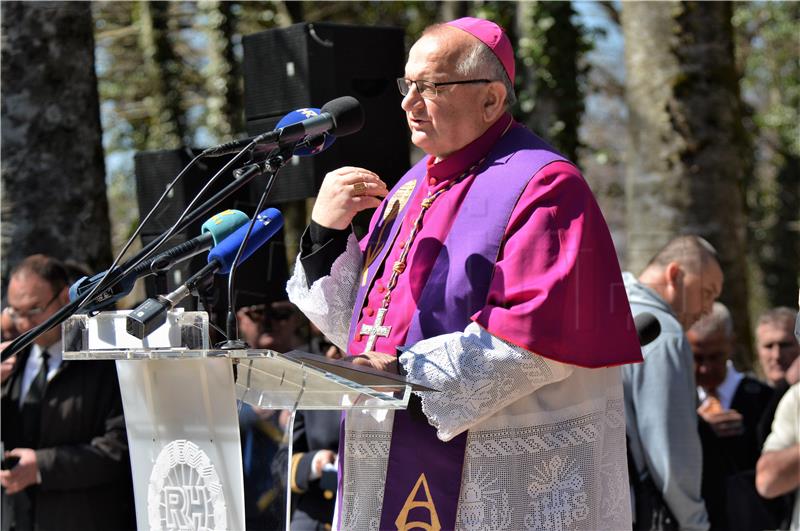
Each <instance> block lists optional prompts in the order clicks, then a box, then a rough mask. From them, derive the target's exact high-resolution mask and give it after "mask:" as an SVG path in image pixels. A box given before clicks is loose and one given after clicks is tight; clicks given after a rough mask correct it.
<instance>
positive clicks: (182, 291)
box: [125, 208, 283, 339]
mask: <svg viewBox="0 0 800 531" xmlns="http://www.w3.org/2000/svg"><path fill="white" fill-rule="evenodd" d="M281 227H283V216H282V215H281V213H280V211H279V210H277V209H275V208H268V209H266V210H264V211H262V212H261V213H260V214H258V216H256V221H255V225H254V226H253V231H252V232H250V233H249V236H248V231H249V228H250V225H249V224H246V225H244V226H242V227H239V228H238V229H237V230H236V231H235V232H234V233H233V234H231V235H230V236H228V237H227V238H225V239H224V240H222V241H221V242H219V243H218V244H217V245H216V246H215V247H214V248H212V249H211V252H209V253H208V264H207V265H205V266H204V267H203V268H202V269H200V271H198V272H197V273H195V274H194V275H192V276H191V277H189V279H188V280H187V281H186V282H184V283H183V284H182V285H180V286H179V287H178V288H177V289H175V290H174V291H172V292H171V293H168V294H166V295H159V296H158V297H156V298H150V299H147V300H146V301H144V302H143V303H142V304H140V305H139V306H137V307H136V308H135V309H134V310H132V311H131V312H130V314H128V316H127V318H126V320H125V328H126V330H127V331H128V333H129V334H131V335H132V336H135V337H138V338H139V339H144V338H145V336H148V335H149V334H151V333H152V332H153V330H155V329H156V328H158V327H160V326H161V325H163V324H164V323H165V322H166V321H167V310H171V309H173V308H174V307H175V306H177V305H178V303H180V302H181V301H182V300H183V299H185V298H186V297H188V296H189V295H191V293H192V291H193V290H195V289H196V288H197V286H198V284H199V283H200V282H201V281H202V280H203V279H205V278H206V277H208V276H210V275H211V274H214V273H216V274H218V275H224V274H227V273H228V272H229V271H230V270H231V266H232V265H233V261H234V260H235V258H236V254H237V252H238V250H239V247H240V246H241V244H242V242H243V241H244V239H245V238H247V243H246V244H245V247H244V249H243V250H242V256H241V258H240V259H239V263H241V262H244V261H245V260H247V259H248V258H250V257H251V256H252V255H253V253H255V252H256V251H257V250H258V249H259V248H260V247H261V246H262V245H264V244H265V243H266V242H267V241H268V240H269V239H270V238H272V237H273V236H275V234H276V233H277V232H278V231H279V230H280V229H281Z"/></svg>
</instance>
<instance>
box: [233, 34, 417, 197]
mask: <svg viewBox="0 0 800 531" xmlns="http://www.w3.org/2000/svg"><path fill="white" fill-rule="evenodd" d="M243 46H244V90H245V118H246V120H247V133H248V135H250V136H254V135H257V134H260V133H263V132H265V131H271V130H272V129H273V128H274V126H275V124H276V123H277V122H278V120H280V119H281V118H282V117H283V116H284V115H286V114H287V113H289V112H291V111H293V110H295V109H299V108H303V107H317V108H320V107H322V106H323V105H324V104H325V103H326V102H328V101H330V100H332V99H334V98H338V97H340V96H353V97H355V98H356V99H358V101H359V102H360V103H361V105H362V107H363V109H364V114H365V124H364V128H363V129H362V130H361V131H359V132H358V133H355V134H352V135H349V136H346V137H342V138H338V139H336V142H335V143H334V144H333V145H332V146H331V147H330V148H328V149H327V150H326V151H324V152H323V153H321V154H319V155H315V156H313V157H303V158H299V157H294V158H293V159H292V160H291V161H290V162H289V163H288V164H287V165H286V166H285V167H284V168H283V170H281V173H280V174H279V175H278V182H277V183H276V185H275V193H274V195H273V201H276V202H280V201H288V200H295V199H302V198H306V197H314V196H316V194H317V191H318V190H319V185H320V184H321V182H322V179H323V178H324V176H325V174H326V173H327V172H329V171H331V170H334V169H336V168H338V167H341V166H362V167H364V168H367V169H370V170H372V171H374V172H375V173H377V174H378V175H380V176H381V178H382V179H383V180H384V181H386V183H387V184H388V185H389V187H391V186H392V185H393V184H394V183H395V182H397V179H399V178H400V177H401V176H402V175H403V174H404V173H405V172H406V170H408V167H409V133H408V128H407V126H406V121H405V116H404V113H403V111H402V109H401V108H400V102H401V100H402V97H401V96H400V92H399V91H398V90H397V83H396V81H395V80H396V78H398V77H400V76H402V75H403V72H404V69H405V48H404V31H403V30H402V29H400V28H393V27H380V26H370V27H365V26H352V25H344V24H332V23H324V22H318V23H313V24H312V23H304V24H295V25H293V26H289V27H287V28H278V29H271V30H267V31H263V32H260V33H256V34H253V35H247V36H245V37H244V39H243Z"/></svg>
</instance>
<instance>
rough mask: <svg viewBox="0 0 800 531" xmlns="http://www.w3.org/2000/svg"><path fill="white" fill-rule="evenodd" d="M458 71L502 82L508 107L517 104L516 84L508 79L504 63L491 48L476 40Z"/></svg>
mask: <svg viewBox="0 0 800 531" xmlns="http://www.w3.org/2000/svg"><path fill="white" fill-rule="evenodd" d="M456 71H457V72H458V73H459V74H461V75H463V76H466V77H471V76H475V77H485V78H486V79H492V80H497V81H501V82H502V83H503V86H504V87H505V88H506V106H507V107H511V106H512V105H514V104H515V103H516V102H517V94H516V93H515V92H514V83H513V82H512V80H510V79H509V78H508V73H507V72H506V69H505V68H504V67H503V63H501V62H500V59H498V58H497V56H496V55H495V54H494V52H493V51H492V49H491V48H489V47H488V46H486V44H484V43H482V42H481V41H479V40H477V39H476V42H475V44H473V45H472V48H470V49H469V50H466V51H465V52H464V56H463V57H462V59H461V62H460V63H459V64H458V66H457V67H456Z"/></svg>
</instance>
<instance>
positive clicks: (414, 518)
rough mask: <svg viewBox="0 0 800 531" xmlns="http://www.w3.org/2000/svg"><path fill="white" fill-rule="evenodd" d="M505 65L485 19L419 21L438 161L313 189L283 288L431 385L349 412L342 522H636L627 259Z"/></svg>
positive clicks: (415, 110) (428, 127)
mask: <svg viewBox="0 0 800 531" xmlns="http://www.w3.org/2000/svg"><path fill="white" fill-rule="evenodd" d="M513 80H514V52H513V49H512V46H511V42H510V40H509V39H508V36H507V35H506V34H505V32H504V31H503V30H502V28H501V27H500V26H498V25H497V24H495V23H494V22H491V21H489V20H485V19H479V18H472V17H465V18H461V19H458V20H454V21H450V22H446V23H442V24H437V25H434V26H432V27H430V28H428V29H426V30H425V31H424V32H423V34H422V36H421V37H420V38H419V40H417V42H416V43H415V44H414V45H413V46H412V48H411V50H410V52H409V56H408V61H407V63H406V66H405V73H404V75H403V77H401V78H400V79H398V88H399V90H400V93H401V95H402V96H403V100H402V103H401V107H402V110H403V111H404V112H405V115H406V118H407V122H408V126H409V128H410V130H411V140H412V142H413V143H414V144H415V145H416V146H418V147H419V148H421V149H422V150H423V151H424V152H425V153H426V154H427V156H426V157H424V158H423V159H422V160H421V161H420V162H419V163H417V164H416V165H415V166H414V167H413V168H411V170H409V171H408V172H407V173H406V174H405V175H404V176H403V177H401V178H400V180H399V182H398V183H397V185H396V186H394V187H393V189H392V190H391V191H389V190H388V188H387V186H386V184H385V182H384V181H383V179H382V178H381V176H378V175H376V174H375V173H373V172H371V171H370V170H368V169H365V168H358V167H352V166H349V167H344V168H340V169H338V170H334V171H332V172H330V173H328V174H327V175H326V176H325V179H324V180H323V183H322V185H321V188H320V191H319V194H318V196H317V198H316V202H315V205H314V209H313V211H312V216H311V218H312V219H311V224H310V226H309V228H308V230H307V231H306V232H305V234H304V236H303V238H302V240H301V254H300V258H299V260H298V261H297V266H296V268H295V272H294V276H293V277H292V278H291V279H290V281H289V283H288V285H287V290H288V292H289V295H290V300H292V301H293V302H295V304H297V305H298V306H299V307H300V309H301V310H302V311H303V312H304V313H305V314H306V315H307V316H309V318H310V319H311V320H312V321H313V322H314V323H315V324H316V325H317V326H318V327H319V328H320V330H322V332H323V333H324V334H325V335H326V336H327V337H328V338H330V339H331V341H333V342H334V343H335V344H336V345H337V346H339V347H340V348H341V349H342V350H343V351H345V352H347V353H348V354H349V355H350V356H349V359H352V360H353V362H354V363H356V364H359V365H365V366H368V367H372V368H376V369H380V370H385V371H389V372H394V373H395V374H396V373H398V372H401V373H403V374H404V375H406V377H407V378H408V379H410V380H411V381H414V382H417V383H419V384H421V385H425V386H428V387H431V388H433V389H436V390H438V392H433V391H431V392H419V393H418V394H415V395H414V396H413V398H412V401H411V403H410V405H409V408H408V410H407V411H389V412H387V413H385V414H384V413H381V414H374V415H373V414H370V413H369V412H364V411H360V410H351V411H348V412H347V415H346V419H345V423H344V432H343V433H344V438H343V439H342V440H341V441H340V450H339V453H338V457H339V460H338V462H339V467H340V477H339V485H340V488H339V490H338V491H337V498H338V500H337V507H338V512H337V514H336V516H335V518H334V525H335V526H338V527H339V528H341V529H388V528H392V529H394V528H399V529H410V528H412V527H414V526H416V527H420V528H422V527H425V528H431V529H433V528H436V529H454V528H467V527H469V528H476V529H480V528H486V527H491V526H495V527H502V528H507V529H526V528H543V529H547V528H560V527H565V528H578V527H580V528H587V529H624V528H626V527H630V500H629V497H628V493H627V484H626V478H625V470H626V461H625V447H624V444H623V441H624V422H623V420H622V417H623V416H622V387H621V381H620V371H619V367H618V366H619V365H621V364H625V363H631V362H639V361H641V351H640V348H639V345H638V342H637V338H636V335H635V333H634V327H633V321H632V318H631V315H630V308H629V306H628V304H627V299H626V296H625V293H624V290H623V289H622V282H621V275H620V270H619V264H618V263H617V259H616V253H615V251H614V248H613V244H612V240H611V237H610V234H609V231H608V227H607V225H606V223H605V220H604V219H603V216H602V214H601V212H600V209H599V207H598V206H597V203H596V201H595V199H594V197H593V196H592V194H591V191H590V190H589V188H588V186H587V184H586V182H585V180H584V179H583V177H582V176H581V175H580V173H579V171H578V169H577V168H576V167H575V166H574V165H573V164H572V163H570V162H569V161H567V160H566V159H565V158H564V157H563V156H562V155H560V154H559V153H557V152H556V151H555V150H554V149H553V148H551V147H550V146H548V145H547V144H546V143H545V142H544V141H543V140H541V139H540V138H538V137H536V136H535V135H533V134H532V133H531V132H530V131H528V130H527V129H526V128H525V127H524V126H523V125H521V124H519V123H516V122H515V121H514V120H513V118H512V116H511V114H510V113H509V112H508V109H509V106H510V105H512V104H513V103H514V100H515V96H514V86H513ZM370 208H376V209H377V210H376V211H375V213H374V215H373V217H372V222H371V224H370V228H369V232H368V234H367V236H366V237H365V238H364V239H363V240H361V242H360V243H359V241H358V240H357V239H356V237H355V235H354V234H353V233H352V231H351V229H350V225H351V221H352V220H353V217H354V216H355V214H356V213H357V212H359V211H362V210H365V209H370ZM454 478H460V480H459V479H454Z"/></svg>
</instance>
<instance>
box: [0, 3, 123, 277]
mask: <svg viewBox="0 0 800 531" xmlns="http://www.w3.org/2000/svg"><path fill="white" fill-rule="evenodd" d="M92 31H93V28H92V15H91V11H90V5H89V3H88V2H3V3H2V33H3V39H2V81H0V84H1V85H2V116H3V127H2V184H3V194H2V257H3V260H2V275H3V279H4V280H7V275H8V272H9V268H10V267H13V266H14V265H15V264H16V263H17V262H19V261H20V260H21V259H22V258H24V257H25V256H28V255H30V254H33V253H46V254H49V255H52V256H55V257H57V258H61V259H67V258H69V259H72V260H75V261H78V262H82V263H85V264H86V265H87V266H88V267H89V268H90V269H92V270H99V269H101V268H103V267H107V266H108V265H109V264H110V262H111V240H110V226H109V219H108V202H107V200H106V185H105V165H104V161H103V146H102V142H101V127H100V107H99V102H98V95H97V79H96V76H95V70H94V37H93V33H92Z"/></svg>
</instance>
